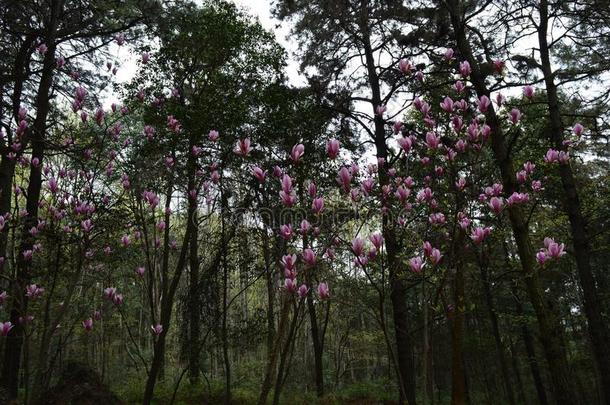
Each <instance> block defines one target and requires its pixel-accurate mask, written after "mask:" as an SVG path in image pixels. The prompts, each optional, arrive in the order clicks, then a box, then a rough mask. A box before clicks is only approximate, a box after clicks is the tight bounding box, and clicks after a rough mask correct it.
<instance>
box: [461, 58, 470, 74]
mask: <svg viewBox="0 0 610 405" xmlns="http://www.w3.org/2000/svg"><path fill="white" fill-rule="evenodd" d="M471 72H472V69H471V68H470V63H468V61H467V60H465V61H463V62H460V74H461V75H462V76H464V77H468V76H470V73H471Z"/></svg>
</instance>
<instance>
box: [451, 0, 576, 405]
mask: <svg viewBox="0 0 610 405" xmlns="http://www.w3.org/2000/svg"><path fill="white" fill-rule="evenodd" d="M447 4H448V5H449V7H448V11H449V14H450V18H451V23H452V26H453V30H454V34H455V39H456V42H457V45H458V48H459V51H460V53H461V54H462V56H463V57H464V58H465V59H466V60H467V61H468V62H469V63H470V65H471V68H472V73H471V75H470V78H471V80H472V82H473V85H474V88H475V90H476V92H477V95H478V96H479V97H480V96H483V95H485V96H489V90H488V88H487V85H486V83H485V77H484V75H483V74H482V73H481V70H480V66H479V64H478V62H477V60H476V59H475V57H474V55H473V53H472V50H471V48H470V44H469V42H468V39H467V36H466V31H465V30H466V27H465V24H464V22H463V21H462V18H463V9H462V7H461V5H460V2H459V0H448V3H447ZM486 117H487V123H488V125H489V126H490V127H491V147H492V151H493V154H494V158H495V161H496V163H497V165H498V168H499V169H500V173H501V175H502V184H503V186H504V191H505V193H507V195H510V194H512V193H513V192H514V191H516V190H517V184H516V179H515V170H514V165H513V161H512V158H511V156H510V154H509V151H508V148H507V145H506V140H505V135H504V133H503V130H502V128H501V125H500V119H499V117H498V116H497V115H496V113H495V110H494V108H493V106H490V108H489V110H488V111H487V113H486ZM508 214H509V219H510V223H511V227H512V230H513V236H514V238H515V242H516V243H517V250H518V253H519V258H520V261H521V267H522V272H523V280H524V282H525V286H526V290H527V294H528V297H529V300H530V302H531V303H532V305H533V307H534V310H535V313H536V318H537V319H538V326H539V328H540V340H541V342H542V345H543V348H544V353H545V357H546V360H547V362H548V364H549V370H550V374H551V379H552V383H553V391H554V393H555V396H556V399H557V402H558V404H560V405H568V404H569V405H574V404H578V403H579V401H578V398H577V396H576V395H575V393H574V389H573V383H572V382H573V379H572V376H571V373H570V370H569V367H568V360H567V356H566V352H565V346H564V339H563V327H562V325H561V322H560V319H559V316H558V314H557V312H556V311H555V310H554V309H553V308H552V307H551V306H550V305H549V303H548V302H547V301H546V300H545V296H544V292H543V290H542V286H541V284H540V280H539V278H538V273H537V269H536V265H535V253H534V249H533V246H532V243H531V240H530V237H529V224H528V222H527V216H526V213H525V212H523V210H522V208H521V207H519V206H518V205H516V206H512V207H510V208H509V209H508Z"/></svg>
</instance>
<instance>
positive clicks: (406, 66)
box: [398, 59, 413, 75]
mask: <svg viewBox="0 0 610 405" xmlns="http://www.w3.org/2000/svg"><path fill="white" fill-rule="evenodd" d="M398 69H400V71H401V72H402V73H404V74H405V75H408V74H409V73H411V70H413V65H412V64H411V62H409V61H408V60H406V59H401V60H400V61H398Z"/></svg>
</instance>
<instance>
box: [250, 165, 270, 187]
mask: <svg viewBox="0 0 610 405" xmlns="http://www.w3.org/2000/svg"><path fill="white" fill-rule="evenodd" d="M252 175H253V176H254V177H255V178H256V180H258V182H259V183H264V182H265V178H266V177H267V172H266V171H265V170H263V169H261V168H260V167H258V166H254V168H253V169H252Z"/></svg>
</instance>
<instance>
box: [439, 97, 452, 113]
mask: <svg viewBox="0 0 610 405" xmlns="http://www.w3.org/2000/svg"><path fill="white" fill-rule="evenodd" d="M440 106H441V108H442V109H443V110H444V111H446V112H448V113H452V112H453V100H452V99H451V97H445V99H444V100H443V102H442V103H440Z"/></svg>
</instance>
